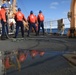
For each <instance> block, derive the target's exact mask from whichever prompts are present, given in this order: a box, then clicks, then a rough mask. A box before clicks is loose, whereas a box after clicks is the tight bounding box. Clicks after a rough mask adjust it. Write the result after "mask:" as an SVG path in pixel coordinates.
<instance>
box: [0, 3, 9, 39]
mask: <svg viewBox="0 0 76 75" xmlns="http://www.w3.org/2000/svg"><path fill="white" fill-rule="evenodd" d="M6 8H7V6H6V4H3V5H2V6H1V10H0V17H1V24H2V34H1V39H2V40H5V39H6V38H8V36H7V35H8V25H7V20H8V17H7V12H6Z"/></svg>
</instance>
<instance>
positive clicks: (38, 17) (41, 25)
mask: <svg viewBox="0 0 76 75" xmlns="http://www.w3.org/2000/svg"><path fill="white" fill-rule="evenodd" d="M37 19H38V35H39V32H40V27H42V31H43V35H44V23H43V22H44V15H43V14H42V11H41V10H40V11H39V14H38V16H37Z"/></svg>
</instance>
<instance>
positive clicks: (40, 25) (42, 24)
mask: <svg viewBox="0 0 76 75" xmlns="http://www.w3.org/2000/svg"><path fill="white" fill-rule="evenodd" d="M40 27H42V31H43V34H44V23H43V21H41V22H39V25H38V34H39V32H40Z"/></svg>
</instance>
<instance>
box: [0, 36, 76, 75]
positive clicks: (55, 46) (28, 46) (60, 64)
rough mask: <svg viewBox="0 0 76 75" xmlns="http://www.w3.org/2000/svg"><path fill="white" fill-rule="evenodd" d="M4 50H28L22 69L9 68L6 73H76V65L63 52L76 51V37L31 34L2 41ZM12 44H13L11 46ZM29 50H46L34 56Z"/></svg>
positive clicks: (53, 74) (58, 74)
mask: <svg viewBox="0 0 76 75" xmlns="http://www.w3.org/2000/svg"><path fill="white" fill-rule="evenodd" d="M0 43H1V45H0V48H1V50H2V51H5V50H7V51H12V50H18V49H25V50H27V51H28V56H27V59H26V60H25V61H24V62H23V63H21V71H18V70H17V68H16V69H15V68H11V69H9V70H7V72H6V75H75V74H76V67H75V66H73V65H71V64H70V63H69V62H68V61H67V60H66V59H65V58H64V57H63V54H69V53H73V52H75V51H76V39H75V38H67V37H66V36H51V35H48V36H46V35H45V36H42V35H40V36H37V37H36V36H31V37H25V38H24V39H22V40H19V39H18V40H17V41H12V40H11V39H8V40H5V41H0ZM10 45H11V46H10ZM29 50H37V51H44V52H45V54H44V55H43V56H42V57H40V55H39V54H38V55H37V56H36V57H35V58H32V57H31V56H30V54H29Z"/></svg>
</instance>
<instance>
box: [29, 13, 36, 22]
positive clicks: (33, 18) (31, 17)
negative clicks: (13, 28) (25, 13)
mask: <svg viewBox="0 0 76 75" xmlns="http://www.w3.org/2000/svg"><path fill="white" fill-rule="evenodd" d="M28 21H29V22H30V23H35V22H36V17H35V15H33V14H31V15H30V16H29V17H28Z"/></svg>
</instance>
